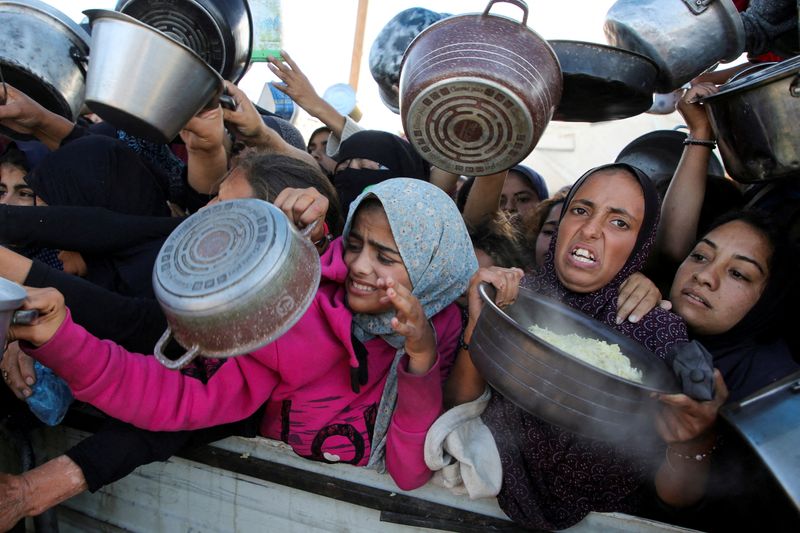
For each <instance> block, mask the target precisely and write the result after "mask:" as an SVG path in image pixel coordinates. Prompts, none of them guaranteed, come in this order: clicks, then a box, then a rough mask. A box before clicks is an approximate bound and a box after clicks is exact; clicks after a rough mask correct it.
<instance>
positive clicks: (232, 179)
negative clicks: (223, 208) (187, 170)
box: [208, 167, 255, 205]
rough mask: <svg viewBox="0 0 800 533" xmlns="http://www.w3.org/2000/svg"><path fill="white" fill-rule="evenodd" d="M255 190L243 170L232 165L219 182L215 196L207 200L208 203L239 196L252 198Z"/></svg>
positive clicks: (233, 198)
mask: <svg viewBox="0 0 800 533" xmlns="http://www.w3.org/2000/svg"><path fill="white" fill-rule="evenodd" d="M254 196H255V192H254V191H253V187H252V186H251V185H250V182H249V181H247V178H246V177H245V175H244V171H243V170H242V169H240V168H239V167H234V168H233V169H231V171H230V172H228V175H227V176H226V177H225V178H224V179H223V180H222V183H220V184H219V192H217V196H216V197H215V198H214V199H213V200H211V201H210V202H208V205H212V204H216V203H217V202H224V201H226V200H236V199H241V198H253V197H254Z"/></svg>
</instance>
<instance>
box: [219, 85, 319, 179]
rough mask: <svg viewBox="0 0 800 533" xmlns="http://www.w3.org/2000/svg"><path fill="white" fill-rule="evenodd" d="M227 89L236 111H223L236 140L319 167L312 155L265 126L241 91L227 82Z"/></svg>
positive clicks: (226, 122)
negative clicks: (234, 103)
mask: <svg viewBox="0 0 800 533" xmlns="http://www.w3.org/2000/svg"><path fill="white" fill-rule="evenodd" d="M225 89H226V90H227V91H228V94H230V95H231V96H232V97H233V100H234V102H236V109H223V110H222V113H223V118H224V120H225V124H226V125H227V126H228V129H229V130H230V131H231V132H232V133H233V134H234V136H235V137H236V140H238V141H241V142H243V143H244V144H246V145H247V146H251V147H253V148H256V149H258V150H262V151H265V152H269V153H273V154H283V155H287V156H289V157H294V158H295V159H300V160H301V161H305V162H306V163H308V164H309V165H312V166H313V167H314V168H316V167H317V166H319V165H318V164H317V161H316V160H315V159H314V158H313V157H312V156H311V154H309V153H308V152H306V151H305V150H300V149H299V148H296V147H294V146H292V145H291V144H289V143H287V142H286V141H284V140H283V138H282V137H281V136H280V135H278V132H277V131H275V130H273V129H272V128H270V127H268V126H267V125H266V124H264V121H263V120H261V115H260V114H259V112H258V110H256V108H255V106H254V105H253V102H251V101H250V99H249V98H247V95H246V94H244V92H243V91H242V90H241V89H239V88H238V87H237V86H236V85H234V84H233V83H231V82H227V81H226V82H225Z"/></svg>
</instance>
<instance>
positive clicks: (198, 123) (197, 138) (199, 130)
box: [181, 106, 225, 152]
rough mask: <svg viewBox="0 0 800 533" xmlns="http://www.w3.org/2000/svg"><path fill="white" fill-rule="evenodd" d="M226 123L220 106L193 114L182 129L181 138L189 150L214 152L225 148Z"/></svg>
mask: <svg viewBox="0 0 800 533" xmlns="http://www.w3.org/2000/svg"><path fill="white" fill-rule="evenodd" d="M224 138H225V125H224V124H223V122H222V108H221V107H220V106H217V107H214V108H211V109H206V110H204V111H201V112H200V113H198V114H197V115H195V116H193V117H192V118H191V120H189V122H187V123H186V125H185V126H184V127H183V129H182V130H181V139H183V142H184V143H185V144H186V149H187V150H189V151H203V152H212V151H214V150H218V149H221V148H223V140H224Z"/></svg>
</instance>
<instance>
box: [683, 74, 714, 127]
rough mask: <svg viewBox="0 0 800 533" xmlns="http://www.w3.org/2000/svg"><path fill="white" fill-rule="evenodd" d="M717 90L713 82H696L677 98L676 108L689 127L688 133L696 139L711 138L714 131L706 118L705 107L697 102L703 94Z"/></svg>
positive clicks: (707, 94)
mask: <svg viewBox="0 0 800 533" xmlns="http://www.w3.org/2000/svg"><path fill="white" fill-rule="evenodd" d="M717 92H719V88H718V87H717V86H716V85H714V84H713V83H707V82H705V83H698V84H697V85H694V86H692V88H691V89H688V90H687V91H686V92H685V93H684V95H683V98H681V99H680V100H678V105H677V110H678V113H680V114H681V116H682V117H683V119H684V120H685V121H686V126H688V127H689V134H690V135H691V136H693V137H695V138H697V139H702V140H708V139H711V137H712V136H713V134H714V132H713V129H712V128H711V121H710V120H709V118H708V114H707V113H706V109H705V107H703V104H701V103H700V102H699V100H700V99H701V98H703V97H704V96H709V95H712V94H716V93H717Z"/></svg>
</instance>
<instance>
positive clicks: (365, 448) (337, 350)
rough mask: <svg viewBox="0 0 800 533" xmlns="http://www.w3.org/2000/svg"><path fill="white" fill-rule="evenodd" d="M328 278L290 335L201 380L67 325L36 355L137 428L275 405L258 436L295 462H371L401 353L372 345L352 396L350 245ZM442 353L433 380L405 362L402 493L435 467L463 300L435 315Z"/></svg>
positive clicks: (398, 476)
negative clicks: (428, 438) (429, 449)
mask: <svg viewBox="0 0 800 533" xmlns="http://www.w3.org/2000/svg"><path fill="white" fill-rule="evenodd" d="M321 261H322V281H321V283H320V287H319V290H318V291H317V294H316V297H315V298H314V301H313V303H312V304H311V307H309V309H308V311H306V313H305V314H304V315H303V317H302V318H301V319H300V321H299V322H298V323H297V324H296V325H295V326H294V327H292V328H291V329H290V330H289V331H288V332H286V333H285V334H284V335H283V336H282V337H281V338H279V339H278V340H276V341H274V342H273V343H271V344H269V345H268V346H265V347H263V348H261V349H259V350H257V351H254V352H252V353H249V354H246V355H242V356H238V357H233V358H231V359H229V360H228V361H226V362H225V364H223V365H222V366H221V367H220V368H219V370H218V371H217V372H216V373H215V374H214V375H213V377H212V378H211V379H209V380H208V383H207V384H203V383H202V382H201V381H199V380H197V379H193V378H191V377H188V376H185V375H184V374H182V373H181V372H176V371H171V370H168V369H167V368H165V367H163V366H162V365H161V364H159V363H158V361H156V359H155V358H154V357H150V356H144V355H140V354H134V353H130V352H127V351H126V350H124V349H123V348H122V347H120V346H118V345H116V344H114V343H113V342H110V341H104V340H99V339H97V338H96V337H94V336H92V335H91V334H89V333H88V332H87V331H86V330H85V329H83V328H82V327H81V326H79V325H77V324H75V323H74V322H73V321H72V319H71V316H70V315H69V314H68V316H67V319H66V320H65V321H64V323H63V324H62V326H61V327H60V328H59V330H58V331H57V332H56V334H55V335H54V336H53V338H52V339H51V340H50V341H49V342H47V343H46V344H44V345H42V346H41V347H39V348H37V349H29V350H27V351H28V353H29V354H30V355H32V356H33V357H35V358H36V359H37V360H39V361H40V362H41V363H42V364H44V365H45V366H48V367H50V368H52V369H53V370H54V371H55V372H56V373H57V374H58V375H59V376H61V377H63V378H64V379H65V380H66V382H67V383H68V384H69V386H70V388H71V389H72V392H73V394H74V395H75V397H76V398H77V399H78V400H81V401H84V402H87V403H90V404H92V405H94V406H95V407H97V408H99V409H101V410H102V411H104V412H106V413H107V414H109V415H111V416H113V417H114V418H118V419H120V420H123V421H125V422H129V423H131V424H134V425H135V426H138V427H140V428H144V429H148V430H153V431H173V430H185V429H197V428H204V427H210V426H215V425H219V424H225V423H228V422H234V421H238V420H241V419H243V418H246V417H247V416H249V415H251V414H252V413H254V412H255V411H256V410H257V409H258V408H259V407H261V406H262V405H264V404H265V403H266V410H265V412H264V417H263V419H262V420H261V434H262V435H263V436H265V437H269V438H272V439H279V440H282V441H284V442H286V443H288V444H289V445H290V446H291V447H292V449H293V450H294V451H295V453H297V454H298V455H300V456H302V457H306V458H308V459H313V460H316V461H326V462H344V463H350V464H354V465H361V466H363V465H366V464H367V461H368V459H369V455H370V451H371V442H370V438H371V436H372V430H373V427H374V422H375V417H376V414H377V409H378V404H379V403H380V399H381V394H382V393H383V388H384V384H385V383H386V378H387V375H388V373H389V369H390V367H391V364H392V361H393V359H394V355H395V349H394V348H392V347H391V346H390V345H389V344H388V343H386V342H385V341H384V340H383V339H381V338H374V339H371V340H369V341H367V342H366V343H365V347H366V349H367V351H368V356H367V373H368V381H367V383H366V384H365V385H362V386H361V390H360V392H359V393H355V392H353V390H352V388H351V383H350V368H351V367H354V366H358V361H357V359H356V356H355V353H354V350H353V346H352V342H351V329H350V328H351V321H352V313H351V312H350V310H349V309H348V308H347V307H346V306H345V289H344V280H345V277H346V275H347V267H346V265H345V264H344V261H343V260H342V244H341V240H337V241H335V242H334V243H332V245H331V246H330V247H329V250H328V251H327V253H325V254H324V255H323V256H322V258H321ZM432 322H433V326H434V329H435V331H436V336H437V339H438V358H437V362H436V363H435V364H434V365H433V367H432V368H431V369H430V371H429V372H428V373H427V374H425V375H413V374H409V373H408V372H407V367H408V359H407V357H408V356H404V358H403V360H401V361H400V365H399V367H398V385H397V387H398V391H397V404H396V407H395V411H394V414H393V416H392V420H391V424H390V427H389V429H388V433H387V440H386V456H385V460H386V468H387V470H388V471H389V474H391V476H392V478H393V479H394V481H395V483H397V486H398V487H400V488H401V489H403V490H411V489H414V488H417V487H419V486H421V485H423V484H424V483H425V482H426V481H427V480H428V479H429V477H430V475H431V472H430V471H429V470H428V468H427V467H426V466H425V460H424V455H423V446H424V443H425V435H426V433H427V431H428V428H430V426H431V424H433V422H434V420H436V418H437V417H438V416H439V414H440V413H441V410H442V382H443V381H444V379H445V377H446V376H447V374H448V373H449V370H450V367H451V366H452V363H453V360H454V357H455V352H456V346H457V344H458V338H459V335H460V330H461V317H460V313H459V311H458V309H457V307H456V306H455V305H454V304H451V305H449V306H448V307H446V308H445V309H443V310H442V311H440V312H439V313H438V314H436V315H435V316H434V317H433V319H432Z"/></svg>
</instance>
